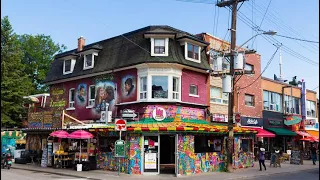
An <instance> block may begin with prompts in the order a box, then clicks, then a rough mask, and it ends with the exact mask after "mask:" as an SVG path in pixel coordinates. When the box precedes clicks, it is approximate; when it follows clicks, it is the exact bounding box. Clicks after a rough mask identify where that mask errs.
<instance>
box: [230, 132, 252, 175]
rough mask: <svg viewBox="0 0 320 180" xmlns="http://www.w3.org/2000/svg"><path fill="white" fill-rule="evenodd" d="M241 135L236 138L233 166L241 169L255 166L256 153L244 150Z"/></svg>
mask: <svg viewBox="0 0 320 180" xmlns="http://www.w3.org/2000/svg"><path fill="white" fill-rule="evenodd" d="M240 143H241V139H240V137H235V138H234V153H233V155H232V168H233V169H241V168H248V167H253V166H254V155H253V153H252V152H243V151H242V150H241V148H240V147H241V146H240Z"/></svg>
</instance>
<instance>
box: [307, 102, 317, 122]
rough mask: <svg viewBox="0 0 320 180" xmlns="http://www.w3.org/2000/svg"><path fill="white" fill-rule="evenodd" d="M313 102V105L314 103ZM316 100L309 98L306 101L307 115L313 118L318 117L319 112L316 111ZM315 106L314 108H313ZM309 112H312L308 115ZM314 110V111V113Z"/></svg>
mask: <svg viewBox="0 0 320 180" xmlns="http://www.w3.org/2000/svg"><path fill="white" fill-rule="evenodd" d="M312 104H313V105H312ZM316 106H317V105H316V102H315V101H310V100H307V101H306V111H307V112H306V116H307V117H312V118H316V117H317V113H316ZM313 107H314V109H313ZM308 110H310V111H308ZM308 112H310V113H311V115H308ZM312 112H313V113H312Z"/></svg>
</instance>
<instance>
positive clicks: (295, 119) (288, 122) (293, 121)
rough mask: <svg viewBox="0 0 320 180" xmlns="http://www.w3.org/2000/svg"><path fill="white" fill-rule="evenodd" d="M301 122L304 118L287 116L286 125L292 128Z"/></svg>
mask: <svg viewBox="0 0 320 180" xmlns="http://www.w3.org/2000/svg"><path fill="white" fill-rule="evenodd" d="M301 120H302V118H301V117H298V116H287V117H286V119H285V120H284V124H285V125H287V126H291V125H294V124H298V123H300V122H301Z"/></svg>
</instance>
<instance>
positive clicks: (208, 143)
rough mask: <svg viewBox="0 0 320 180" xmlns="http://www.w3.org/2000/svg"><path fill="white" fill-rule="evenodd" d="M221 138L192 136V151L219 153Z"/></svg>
mask: <svg viewBox="0 0 320 180" xmlns="http://www.w3.org/2000/svg"><path fill="white" fill-rule="evenodd" d="M222 144H223V137H219V136H205V135H196V136H194V151H195V153H204V152H221V150H222Z"/></svg>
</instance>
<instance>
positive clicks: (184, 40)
mask: <svg viewBox="0 0 320 180" xmlns="http://www.w3.org/2000/svg"><path fill="white" fill-rule="evenodd" d="M177 39H178V41H179V42H180V45H181V46H183V47H184V48H183V49H184V58H185V59H186V60H188V61H192V62H196V63H201V50H202V49H204V48H205V47H206V46H208V44H207V43H206V42H203V41H201V40H199V39H195V38H194V37H191V36H188V35H183V36H181V37H178V38H177Z"/></svg>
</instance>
